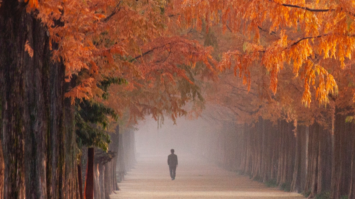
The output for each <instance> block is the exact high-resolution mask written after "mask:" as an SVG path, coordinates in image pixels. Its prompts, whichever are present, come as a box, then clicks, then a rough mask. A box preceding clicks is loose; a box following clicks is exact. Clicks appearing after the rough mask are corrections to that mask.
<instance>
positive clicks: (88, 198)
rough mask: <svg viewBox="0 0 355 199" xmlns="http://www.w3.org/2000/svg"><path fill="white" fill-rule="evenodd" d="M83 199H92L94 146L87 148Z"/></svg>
mask: <svg viewBox="0 0 355 199" xmlns="http://www.w3.org/2000/svg"><path fill="white" fill-rule="evenodd" d="M85 199H94V148H92V147H91V148H89V149H88V163H87V169H86V182H85Z"/></svg>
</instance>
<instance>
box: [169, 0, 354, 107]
mask: <svg viewBox="0 0 355 199" xmlns="http://www.w3.org/2000/svg"><path fill="white" fill-rule="evenodd" d="M175 3H176V6H180V8H181V9H183V12H182V13H183V14H181V17H180V18H181V21H182V22H184V24H186V25H188V26H195V27H200V26H201V25H200V24H201V23H202V21H206V23H207V24H208V26H212V25H214V24H220V23H221V24H223V29H224V30H226V29H227V28H228V29H229V30H230V31H232V32H234V33H236V34H238V33H242V34H244V35H246V36H247V37H248V38H247V41H246V43H247V45H246V46H247V47H246V49H244V52H242V51H231V52H229V53H226V54H225V55H224V57H223V59H222V62H221V64H220V67H221V69H225V68H230V67H231V63H233V65H234V67H236V68H237V69H239V70H240V71H241V72H242V73H244V74H246V77H247V78H250V77H249V72H248V70H249V67H250V66H251V65H253V64H255V63H260V64H262V65H263V66H264V67H266V69H267V70H268V72H269V73H270V77H271V78H270V89H271V90H272V91H273V93H276V91H277V85H278V76H279V73H280V70H282V69H283V68H285V67H286V66H287V67H288V66H292V68H293V72H294V74H295V76H298V75H299V73H301V75H300V77H301V78H302V79H303V80H304V93H303V97H302V101H303V102H304V104H305V105H306V106H309V105H310V103H311V98H312V96H311V90H312V88H314V89H315V90H316V95H315V98H316V99H317V100H318V101H319V102H320V103H325V104H326V103H328V102H329V97H328V95H329V94H332V95H334V94H336V93H337V90H338V88H337V84H336V82H335V80H334V76H333V74H331V73H329V72H328V70H327V69H326V68H327V63H329V62H330V61H331V60H336V61H337V65H338V68H339V69H343V68H345V66H346V65H347V62H349V61H350V60H351V57H353V54H354V44H355V39H354V31H355V24H354V23H353V22H354V13H355V5H354V4H353V3H352V2H351V1H346V0H343V1H335V0H330V1H318V0H311V1H304V0H273V1H264V0H255V1H240V0H180V1H175ZM262 31H265V32H268V33H269V34H274V35H277V37H278V38H277V39H276V40H274V41H271V42H270V41H268V42H265V41H261V40H260V34H261V32H262ZM231 60H233V61H231ZM240 60H243V62H240ZM247 82H248V81H247ZM249 82H250V81H249Z"/></svg>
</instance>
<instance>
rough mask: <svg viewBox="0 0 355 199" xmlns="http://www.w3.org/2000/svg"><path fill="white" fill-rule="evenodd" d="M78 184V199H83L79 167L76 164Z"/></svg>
mask: <svg viewBox="0 0 355 199" xmlns="http://www.w3.org/2000/svg"><path fill="white" fill-rule="evenodd" d="M78 182H79V185H78V186H79V196H80V197H79V199H84V197H83V183H82V179H81V165H79V164H78Z"/></svg>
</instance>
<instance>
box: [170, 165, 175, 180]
mask: <svg viewBox="0 0 355 199" xmlns="http://www.w3.org/2000/svg"><path fill="white" fill-rule="evenodd" d="M169 170H170V177H171V179H172V180H175V175H176V166H169Z"/></svg>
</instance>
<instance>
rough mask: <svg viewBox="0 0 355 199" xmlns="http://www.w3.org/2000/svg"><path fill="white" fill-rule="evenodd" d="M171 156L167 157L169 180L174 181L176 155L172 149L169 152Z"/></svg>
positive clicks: (176, 162)
mask: <svg viewBox="0 0 355 199" xmlns="http://www.w3.org/2000/svg"><path fill="white" fill-rule="evenodd" d="M170 152H171V154H170V155H169V156H168V165H169V170H170V177H171V180H175V175H176V166H177V165H178V158H177V155H176V154H174V149H171V150H170Z"/></svg>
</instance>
